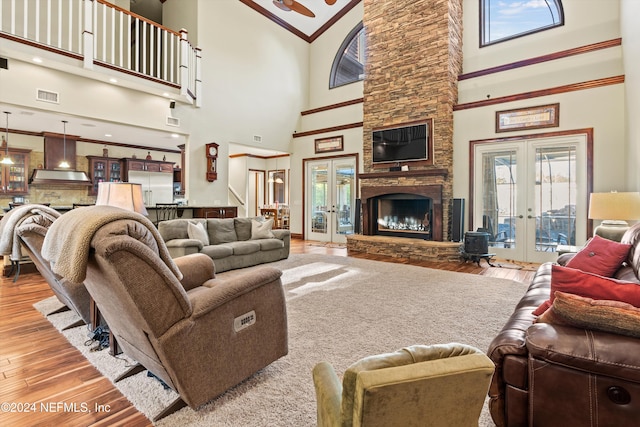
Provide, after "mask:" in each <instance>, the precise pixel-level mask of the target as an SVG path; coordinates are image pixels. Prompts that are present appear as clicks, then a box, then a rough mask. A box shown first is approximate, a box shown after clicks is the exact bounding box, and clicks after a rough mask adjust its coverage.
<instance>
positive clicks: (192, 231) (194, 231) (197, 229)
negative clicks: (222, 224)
mask: <svg viewBox="0 0 640 427" xmlns="http://www.w3.org/2000/svg"><path fill="white" fill-rule="evenodd" d="M187 235H189V238H190V239H196V240H200V241H201V242H202V244H203V245H204V246H208V245H209V235H208V234H207V230H205V229H204V224H202V223H201V222H196V223H193V222H189V223H188V224H187Z"/></svg>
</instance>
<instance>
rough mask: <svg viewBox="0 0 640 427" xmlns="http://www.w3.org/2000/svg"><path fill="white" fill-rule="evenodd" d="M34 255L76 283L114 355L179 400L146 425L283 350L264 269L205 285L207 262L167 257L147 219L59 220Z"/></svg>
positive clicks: (280, 310) (276, 277)
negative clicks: (114, 344) (110, 339)
mask: <svg viewBox="0 0 640 427" xmlns="http://www.w3.org/2000/svg"><path fill="white" fill-rule="evenodd" d="M62 252H64V253H62ZM42 254H43V257H44V258H45V259H47V260H49V261H50V262H51V264H52V267H53V271H54V272H56V274H60V275H63V276H64V277H65V278H67V279H69V280H72V281H84V283H85V285H86V287H87V290H88V291H89V293H90V294H91V296H92V297H93V299H94V300H95V302H96V304H97V306H98V308H99V310H100V313H101V314H102V316H104V319H105V320H106V322H107V323H108V325H109V329H110V331H111V333H113V334H114V335H115V337H116V339H117V341H118V344H119V345H120V347H121V348H122V351H123V353H124V354H126V355H127V356H129V357H131V358H133V359H134V360H136V361H137V362H138V363H140V364H141V365H142V366H144V367H145V368H147V369H148V370H149V371H150V372H151V373H153V374H154V375H155V376H156V377H158V378H159V379H160V380H162V381H163V382H164V383H165V384H167V385H168V386H169V387H171V388H172V389H173V390H175V391H176V392H177V393H178V394H179V395H180V398H179V399H177V400H176V401H175V402H174V403H173V404H172V405H171V406H170V407H168V408H167V409H166V410H165V411H163V412H162V413H161V414H159V415H158V416H157V417H156V418H155V420H158V419H160V418H161V417H163V416H166V415H168V414H169V413H171V412H172V411H174V410H176V409H179V408H180V407H182V406H184V405H185V404H187V405H189V406H190V407H191V408H194V409H195V408H197V407H198V406H200V405H202V404H204V403H206V402H208V401H210V400H211V399H213V398H215V397H217V396H219V395H220V394H222V393H224V392H225V391H226V390H227V389H229V388H231V387H233V386H235V385H236V384H238V383H240V382H241V381H243V380H244V379H246V378H248V377H249V376H251V375H253V374H254V373H255V372H257V371H258V370H260V369H262V368H264V367H265V366H267V365H269V364H270V363H271V362H273V361H275V360H277V359H278V358H280V357H282V356H284V355H286V354H287V352H288V342H287V335H288V332H287V315H286V304H285V299H284V290H283V288H282V282H281V280H280V276H281V274H282V272H281V271H280V270H277V269H275V268H273V267H263V268H260V269H258V270H252V271H250V272H247V273H245V274H241V275H238V276H234V277H232V278H229V279H219V278H215V277H214V266H213V261H212V260H211V258H210V257H208V256H207V255H204V254H191V255H187V256H185V257H182V258H180V259H176V260H172V259H171V257H170V255H169V252H168V250H167V248H166V245H165V244H164V241H163V240H162V237H161V236H160V234H159V233H158V231H157V229H156V228H155V226H154V225H153V223H151V221H149V220H148V219H147V218H145V217H143V216H142V215H139V214H137V213H134V212H128V211H125V210H122V209H119V208H115V207H110V206H97V207H86V208H82V209H74V210H72V211H70V212H68V213H66V214H64V215H63V216H61V217H60V218H59V219H58V220H56V221H55V222H54V224H52V226H51V228H50V229H49V232H48V233H47V237H46V238H45V242H44V245H43V250H42ZM159 386H160V385H159Z"/></svg>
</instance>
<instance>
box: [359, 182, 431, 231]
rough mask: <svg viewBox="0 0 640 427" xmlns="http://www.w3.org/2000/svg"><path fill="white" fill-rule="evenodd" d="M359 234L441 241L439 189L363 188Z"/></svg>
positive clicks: (429, 186)
mask: <svg viewBox="0 0 640 427" xmlns="http://www.w3.org/2000/svg"><path fill="white" fill-rule="evenodd" d="M361 194H362V220H363V233H364V234H366V235H380V236H395V237H410V238H417V239H423V240H442V229H443V227H442V186H441V185H425V186H414V187H411V186H363V188H362V193H361Z"/></svg>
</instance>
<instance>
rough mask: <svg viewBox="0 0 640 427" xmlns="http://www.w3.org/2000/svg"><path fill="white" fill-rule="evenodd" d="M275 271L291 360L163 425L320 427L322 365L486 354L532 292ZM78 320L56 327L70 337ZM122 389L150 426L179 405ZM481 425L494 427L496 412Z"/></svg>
mask: <svg viewBox="0 0 640 427" xmlns="http://www.w3.org/2000/svg"><path fill="white" fill-rule="evenodd" d="M270 265H273V266H275V267H277V268H279V269H281V270H282V271H283V276H282V281H283V284H284V287H285V292H286V299H287V315H288V321H289V354H288V355H287V356H285V357H283V358H281V359H279V360H277V361H276V362H274V363H272V364H271V365H269V366H268V367H266V368H264V369H262V370H261V371H259V372H257V373H256V374H255V375H253V376H252V377H250V378H248V379H247V380H245V381H244V382H243V383H241V384H239V385H238V386H236V387H234V388H232V389H230V390H228V391H227V392H226V393H225V394H223V395H222V396H220V397H218V398H217V399H215V400H213V401H211V402H209V403H208V404H205V405H203V406H202V407H200V408H198V410H193V409H191V408H188V407H187V408H184V409H182V410H180V411H178V412H176V413H175V414H173V415H171V416H169V417H167V418H164V419H162V420H160V421H158V422H157V424H156V425H158V426H203V425H206V426H225V427H226V426H238V427H240V426H243V427H246V426H255V427H265V426H269V427H274V426H282V427H293V426H295V427H304V426H314V425H316V400H315V390H314V386H313V380H312V377H311V370H312V369H313V367H314V366H315V364H316V363H318V362H320V361H323V360H326V361H328V362H330V363H331V364H333V365H334V367H335V369H336V372H338V373H339V374H341V373H342V372H344V370H345V369H346V368H347V367H348V366H349V365H350V364H352V363H353V362H355V361H357V360H359V359H361V358H363V357H365V356H368V355H372V354H379V353H386V352H391V351H395V350H397V349H400V348H402V347H405V346H409V345H413V344H436V343H449V342H460V343H464V344H469V345H473V346H475V347H478V348H480V349H481V350H483V351H486V349H487V348H488V346H489V344H490V342H491V340H492V339H493V337H494V336H495V335H496V334H497V333H498V332H499V331H500V329H501V328H502V326H503V325H504V323H505V322H506V320H507V318H508V317H509V316H510V314H511V313H512V311H513V309H514V307H515V305H516V303H517V302H518V300H519V299H520V298H521V296H522V295H523V294H524V292H525V289H526V285H525V284H522V283H519V282H514V281H509V280H504V279H494V278H488V277H483V276H478V275H471V274H465V273H453V272H448V271H441V270H433V269H428V268H423V267H417V266H411V265H403V264H393V263H387V262H379V261H369V260H362V259H356V258H349V257H337V256H326V255H310V254H305V255H291V256H290V257H289V259H287V260H283V261H279V262H276V263H272V264H270ZM252 268H259V267H252ZM237 273H238V272H237V271H230V272H226V273H222V274H221V275H220V276H225V277H230V276H233V275H234V274H237ZM56 305H60V303H59V302H57V300H55V298H49V299H47V300H44V301H41V302H39V303H37V304H36V308H37V309H38V310H40V311H41V312H43V313H46V312H49V311H50V310H51V308H53V307H55V306H56ZM73 316H74V315H73V314H72V313H71V312H65V313H60V314H54V315H50V316H49V317H48V319H49V320H50V321H51V323H52V324H53V325H54V326H56V327H57V328H58V329H62V328H63V327H64V326H66V325H68V324H70V323H72V321H73V320H74V319H73ZM61 333H63V334H64V335H65V336H66V337H67V339H68V340H69V341H70V342H71V343H72V344H73V345H74V346H76V347H77V348H78V349H80V351H81V352H82V353H83V354H84V355H85V357H87V359H89V360H90V361H91V363H92V364H94V365H95V366H96V367H97V368H98V370H100V372H102V374H103V375H105V376H106V377H107V378H109V379H111V380H113V379H114V378H116V377H117V376H118V375H119V374H120V373H122V372H123V371H125V370H126V368H127V365H128V364H129V363H130V361H127V360H126V358H124V357H121V358H114V357H112V356H110V355H109V354H108V351H107V350H102V351H90V348H91V346H87V345H85V342H86V341H87V329H86V326H83V327H77V328H73V329H70V330H67V331H64V332H61ZM228 369H233V367H228ZM116 386H117V387H118V388H119V389H120V390H121V391H122V393H123V394H124V395H125V396H126V397H127V398H128V399H129V400H130V401H131V402H132V403H133V405H135V407H136V408H137V409H138V410H140V411H141V412H142V413H144V414H145V415H147V417H149V418H153V417H154V416H155V415H156V414H157V413H159V412H160V411H161V409H162V408H163V407H164V406H165V405H167V404H168V403H169V402H171V401H172V400H173V399H174V398H175V397H176V394H175V393H174V392H173V391H171V390H164V389H163V387H162V385H161V384H160V383H159V382H158V381H157V380H155V379H153V378H150V377H148V376H147V375H146V373H145V372H143V373H139V374H137V375H135V376H133V377H131V378H128V379H126V380H123V381H120V382H118V383H117V384H116ZM479 424H480V425H481V426H493V425H494V424H493V422H492V421H491V418H490V416H489V415H488V412H487V409H486V404H485V408H484V410H483V412H482V416H481V418H480V423H479Z"/></svg>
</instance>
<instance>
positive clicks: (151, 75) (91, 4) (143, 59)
mask: <svg viewBox="0 0 640 427" xmlns="http://www.w3.org/2000/svg"><path fill="white" fill-rule="evenodd" d="M0 37H2V38H6V39H10V40H14V41H17V42H21V43H26V44H29V45H32V46H36V47H41V48H43V49H46V50H49V51H54V52H57V53H60V54H62V55H66V56H70V57H74V58H78V59H80V60H82V61H83V63H84V67H85V68H87V69H93V68H94V66H95V65H100V66H103V67H107V68H111V69H114V70H118V71H122V72H125V73H127V74H132V75H135V76H138V77H141V78H145V79H148V80H152V81H156V82H159V83H162V84H166V85H169V86H172V87H175V88H179V89H180V93H181V95H183V96H185V97H189V98H191V99H192V100H193V101H194V102H195V104H196V106H199V100H198V93H199V92H200V91H201V88H200V81H201V80H200V64H201V61H200V58H201V55H200V53H201V52H200V49H199V48H196V47H193V46H192V45H191V44H190V43H189V41H188V40H187V31H186V30H181V31H180V32H176V31H173V30H170V29H168V28H165V27H163V26H161V25H159V24H157V23H155V22H152V21H150V20H148V19H146V18H144V17H142V16H139V15H136V14H134V13H131V12H129V11H127V10H124V9H121V8H119V7H117V6H114V5H112V4H110V3H107V2H105V1H104V0H0Z"/></svg>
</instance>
